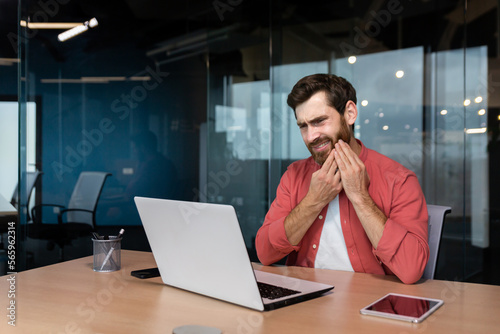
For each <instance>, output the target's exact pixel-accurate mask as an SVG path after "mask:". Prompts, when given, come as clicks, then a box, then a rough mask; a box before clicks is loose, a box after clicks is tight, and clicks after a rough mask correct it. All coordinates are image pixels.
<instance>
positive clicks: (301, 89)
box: [286, 73, 357, 115]
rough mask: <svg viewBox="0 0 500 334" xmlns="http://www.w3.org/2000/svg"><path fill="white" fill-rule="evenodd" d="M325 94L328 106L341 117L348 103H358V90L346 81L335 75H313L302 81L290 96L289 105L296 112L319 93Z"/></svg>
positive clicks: (294, 87) (296, 85)
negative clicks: (296, 109)
mask: <svg viewBox="0 0 500 334" xmlns="http://www.w3.org/2000/svg"><path fill="white" fill-rule="evenodd" d="M321 91H323V92H325V93H326V98H327V101H328V105H329V106H330V107H333V108H335V109H336V110H337V111H338V112H339V113H340V114H341V115H343V114H344V109H345V106H346V104H347V102H348V101H349V100H350V101H352V102H354V103H357V100H356V90H355V89H354V87H353V86H352V85H351V83H350V82H349V81H347V80H346V79H344V78H342V77H339V76H336V75H334V74H321V73H319V74H312V75H308V76H306V77H303V78H302V79H300V80H299V81H298V82H297V83H296V84H295V86H293V88H292V91H291V92H290V94H288V99H287V101H286V102H287V103H288V105H289V106H290V107H291V108H292V109H293V111H294V112H295V108H297V106H298V105H300V104H302V103H304V102H306V101H307V100H309V99H310V98H311V96H313V95H314V94H316V93H318V92H321Z"/></svg>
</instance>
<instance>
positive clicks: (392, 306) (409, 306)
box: [360, 293, 443, 323]
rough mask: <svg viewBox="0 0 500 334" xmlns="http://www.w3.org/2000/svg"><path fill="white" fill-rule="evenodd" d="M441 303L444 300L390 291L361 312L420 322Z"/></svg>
mask: <svg viewBox="0 0 500 334" xmlns="http://www.w3.org/2000/svg"><path fill="white" fill-rule="evenodd" d="M441 305H443V301H442V300H440V299H432V298H423V297H415V296H407V295H401V294H397V293H389V294H387V295H385V296H384V297H382V298H380V299H378V300H376V301H375V302H373V303H371V304H370V305H368V306H366V307H364V308H362V309H361V310H360V312H361V314H367V315H375V316H379V317H384V318H390V319H396V320H403V321H409V322H413V323H419V322H422V321H423V320H424V319H425V318H427V317H428V316H429V315H430V314H432V313H433V312H434V311H436V310H437V309H438V308H439V307H440V306H441Z"/></svg>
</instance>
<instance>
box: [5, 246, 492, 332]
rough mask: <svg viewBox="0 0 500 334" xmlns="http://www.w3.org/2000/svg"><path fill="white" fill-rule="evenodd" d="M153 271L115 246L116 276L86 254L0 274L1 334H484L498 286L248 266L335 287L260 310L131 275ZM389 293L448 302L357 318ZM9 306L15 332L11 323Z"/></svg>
mask: <svg viewBox="0 0 500 334" xmlns="http://www.w3.org/2000/svg"><path fill="white" fill-rule="evenodd" d="M154 266H156V263H155V261H154V259H153V256H152V254H151V253H147V252H137V251H125V250H122V269H121V270H120V271H116V272H113V273H97V272H94V271H93V270H92V257H85V258H81V259H77V260H73V261H68V262H64V263H60V264H56V265H51V266H47V267H42V268H38V269H33V270H28V271H25V272H21V273H18V274H17V275H7V276H2V277H0V303H1V305H2V307H1V310H2V311H0V313H1V312H3V313H4V314H2V315H1V317H0V333H171V332H172V330H173V328H175V327H177V326H181V325H189V324H191V325H205V326H212V327H216V328H219V329H221V330H222V331H223V333H241V334H251V333H287V334H288V333H301V334H302V333H370V334H374V333H383V334H389V333H481V334H484V333H498V331H499V328H500V287H499V286H491V285H481V284H470V283H458V282H448V281H438V280H427V281H425V280H422V281H421V282H419V283H417V284H414V285H404V284H402V283H400V282H399V281H398V280H397V279H396V278H395V277H390V276H377V275H369V274H361V273H350V272H341V271H332V270H321V269H310V268H299V267H262V266H260V265H258V264H255V265H254V266H255V267H256V269H260V270H265V271H270V272H275V273H281V274H285V275H289V276H295V277H300V278H304V279H309V280H313V281H318V282H323V283H328V284H333V285H335V289H334V290H333V292H331V293H329V294H328V295H326V296H322V297H320V298H317V299H313V300H309V301H306V302H303V303H299V304H296V305H292V306H288V307H284V308H281V309H278V310H274V311H270V312H258V311H254V310H250V309H246V308H243V307H240V306H236V305H232V304H229V303H225V302H222V301H219V300H215V299H212V298H208V297H204V296H201V295H197V294H194V293H190V292H186V291H183V290H179V289H176V288H172V287H169V286H166V285H164V284H162V282H161V280H160V278H153V279H146V280H141V279H138V278H135V277H131V276H130V271H131V270H136V269H144V268H149V267H154ZM13 277H15V280H14V279H13ZM14 282H15V284H14ZM9 289H10V291H11V294H12V293H15V299H14V298H12V296H10V297H9ZM388 292H396V293H403V294H409V295H417V296H424V297H431V298H438V299H443V300H444V302H445V303H444V305H443V306H442V307H441V308H440V309H438V310H437V311H436V313H434V314H433V315H431V316H430V317H429V318H428V319H426V320H425V321H424V322H423V323H421V324H411V323H406V322H401V321H396V320H389V319H382V318H377V317H373V316H365V315H361V314H360V313H359V310H360V309H361V308H362V307H363V306H366V305H367V304H369V303H370V302H372V301H374V300H376V299H377V298H379V297H382V296H383V295H385V294H386V293H388ZM13 300H15V311H14V312H12V314H15V324H16V328H14V327H12V326H10V325H9V324H8V321H9V317H8V316H9V314H10V313H9V312H11V311H10V310H8V309H7V307H9V305H10V304H9V303H10V302H11V301H13Z"/></svg>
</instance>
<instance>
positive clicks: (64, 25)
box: [20, 20, 82, 30]
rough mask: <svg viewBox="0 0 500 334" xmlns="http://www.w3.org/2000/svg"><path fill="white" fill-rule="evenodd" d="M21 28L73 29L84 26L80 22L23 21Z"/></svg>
mask: <svg viewBox="0 0 500 334" xmlns="http://www.w3.org/2000/svg"><path fill="white" fill-rule="evenodd" d="M20 25H21V27H25V28H26V27H27V28H30V29H32V30H34V29H71V28H74V27H76V26H79V25H82V24H81V23H80V22H26V21H25V20H21V22H20Z"/></svg>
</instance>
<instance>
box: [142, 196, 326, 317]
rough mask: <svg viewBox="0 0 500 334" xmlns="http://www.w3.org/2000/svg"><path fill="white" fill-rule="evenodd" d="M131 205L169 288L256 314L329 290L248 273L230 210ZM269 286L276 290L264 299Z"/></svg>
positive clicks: (149, 201)
mask: <svg viewBox="0 0 500 334" xmlns="http://www.w3.org/2000/svg"><path fill="white" fill-rule="evenodd" d="M134 200H135V203H136V206H137V210H138V211H139V215H140V217H141V220H142V224H143V226H144V230H145V231H146V236H147V238H148V241H149V244H150V247H151V250H152V251H153V256H154V258H155V260H156V264H157V266H158V269H159V272H160V276H161V278H162V281H163V282H164V283H165V284H167V285H169V286H173V287H176V288H180V289H184V290H187V291H191V292H195V293H198V294H202V295H205V296H209V297H212V298H216V299H220V300H223V301H226V302H229V303H233V304H237V305H241V306H244V307H248V308H251V309H255V310H259V311H264V310H272V309H276V308H279V307H282V306H286V305H290V304H294V303H297V302H301V301H305V300H308V299H311V298H315V297H319V296H321V295H323V294H324V293H326V292H327V291H330V290H332V289H333V288H334V287H333V286H332V285H327V284H322V283H317V282H310V281H306V280H301V279H297V278H292V277H287V276H283V275H277V274H272V273H267V272H264V271H259V270H254V269H253V268H252V264H251V262H250V258H249V256H248V252H247V249H246V246H245V241H244V239H243V235H242V233H241V229H240V225H239V223H238V218H237V216H236V212H235V210H234V208H233V207H232V206H231V205H224V204H209V203H199V202H185V201H174V200H165V199H155V198H145V197H135V198H134ZM258 282H259V283H258ZM273 286H277V287H279V288H278V289H277V291H274V292H270V295H269V291H268V290H273V289H274V288H273ZM261 292H262V293H265V292H267V293H268V295H265V296H261Z"/></svg>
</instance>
